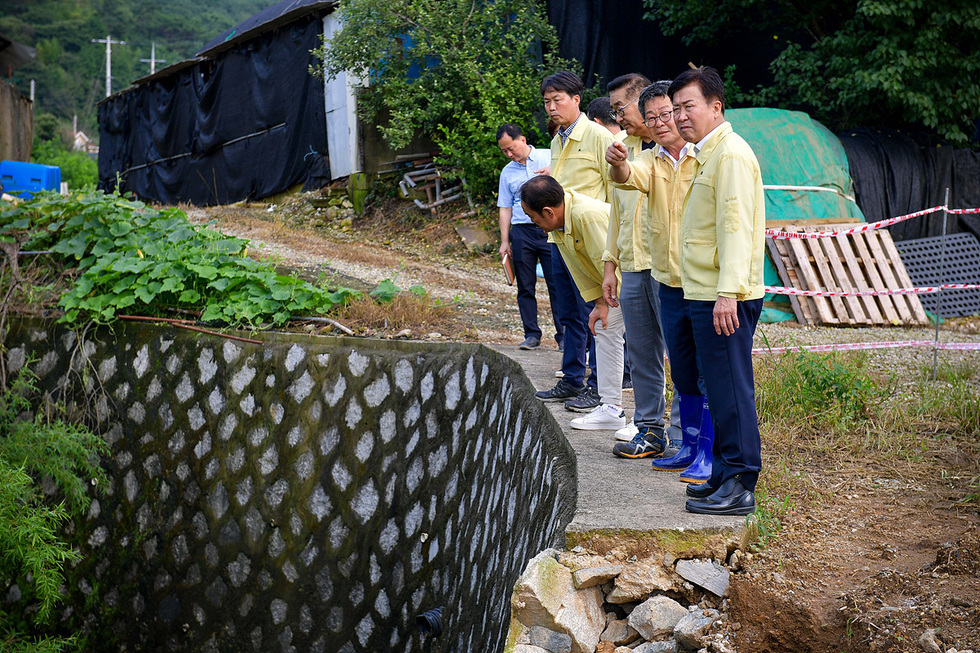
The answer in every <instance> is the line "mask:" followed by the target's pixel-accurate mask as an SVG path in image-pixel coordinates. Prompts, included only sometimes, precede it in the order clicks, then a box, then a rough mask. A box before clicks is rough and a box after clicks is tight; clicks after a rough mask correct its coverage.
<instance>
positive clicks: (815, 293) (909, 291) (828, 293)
mask: <svg viewBox="0 0 980 653" xmlns="http://www.w3.org/2000/svg"><path fill="white" fill-rule="evenodd" d="M940 290H980V284H975V283H944V284H943V285H941V286H923V287H922V288H888V289H886V290H800V289H799V288H786V287H784V286H766V292H767V293H771V294H773V295H800V296H803V297H870V296H874V295H926V294H929V293H935V292H939V291H940Z"/></svg>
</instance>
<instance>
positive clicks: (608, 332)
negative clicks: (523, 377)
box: [521, 176, 626, 431]
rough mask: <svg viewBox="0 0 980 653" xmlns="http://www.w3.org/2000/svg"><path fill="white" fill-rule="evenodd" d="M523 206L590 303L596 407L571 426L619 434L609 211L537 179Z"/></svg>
mask: <svg viewBox="0 0 980 653" xmlns="http://www.w3.org/2000/svg"><path fill="white" fill-rule="evenodd" d="M521 204H523V206H524V212H525V213H527V215H528V216H529V217H530V218H531V221H532V222H533V223H534V224H536V225H538V226H539V227H541V228H542V229H544V230H545V231H546V232H548V233H549V234H550V236H551V238H552V239H553V240H554V242H555V245H556V246H557V247H558V251H559V252H560V253H561V257H562V259H563V260H564V261H565V264H566V265H567V266H568V271H569V273H570V274H571V276H572V279H573V280H574V281H575V285H576V287H577V288H578V290H579V292H580V293H581V295H582V299H584V300H585V301H588V302H594V303H595V307H594V308H593V309H592V312H591V314H590V315H589V329H590V330H591V331H592V333H593V334H594V335H595V341H596V344H595V348H596V359H597V360H596V366H597V369H598V373H597V376H598V391H599V397H600V400H601V401H600V404H599V405H598V406H597V407H596V408H595V409H593V410H592V412H590V413H589V414H588V415H585V416H584V417H579V418H576V419H573V420H572V421H571V427H572V428H573V429H582V430H605V429H609V430H613V431H615V430H617V429H621V428H623V427H624V426H626V414H625V413H624V412H623V343H624V341H623V336H624V334H625V333H626V326H625V325H624V323H623V312H622V310H621V309H620V308H619V307H618V306H610V305H609V304H607V303H606V301H605V299H603V297H602V281H603V268H604V265H603V260H602V253H603V250H604V249H605V245H606V229H607V228H608V225H609V205H608V204H606V203H605V202H600V201H598V200H595V199H592V198H591V197H587V196H585V195H582V194H580V193H577V192H575V191H574V190H565V189H563V188H562V187H561V184H559V183H558V182H557V181H556V180H555V179H554V178H553V177H547V176H539V177H535V178H533V179H530V180H528V181H527V182H525V184H524V185H523V186H522V187H521Z"/></svg>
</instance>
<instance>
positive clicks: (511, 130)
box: [497, 122, 524, 141]
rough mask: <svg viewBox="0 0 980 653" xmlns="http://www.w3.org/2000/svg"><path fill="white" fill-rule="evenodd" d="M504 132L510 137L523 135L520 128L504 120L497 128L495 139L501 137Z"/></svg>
mask: <svg viewBox="0 0 980 653" xmlns="http://www.w3.org/2000/svg"><path fill="white" fill-rule="evenodd" d="M504 134H507V135H508V136H510V137H511V138H520V137H521V136H523V135H524V132H522V131H521V128H520V127H518V126H517V125H515V124H514V123H512V122H505V123H504V124H502V125H501V126H500V127H499V128H498V129H497V140H498V141H499V140H500V139H501V138H503V137H504Z"/></svg>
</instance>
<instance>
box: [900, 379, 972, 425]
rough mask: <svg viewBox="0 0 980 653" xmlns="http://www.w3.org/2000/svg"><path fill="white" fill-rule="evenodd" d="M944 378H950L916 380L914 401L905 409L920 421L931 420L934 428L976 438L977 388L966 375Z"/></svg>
mask: <svg viewBox="0 0 980 653" xmlns="http://www.w3.org/2000/svg"><path fill="white" fill-rule="evenodd" d="M930 373H931V372H930ZM971 376H972V371H971ZM937 378H938V375H937ZM947 379H951V380H947V381H946V382H937V383H929V382H925V381H922V382H919V384H918V385H917V386H916V397H917V401H913V402H910V404H909V407H908V412H909V414H911V415H914V416H916V417H918V418H919V419H921V420H925V421H929V422H934V423H935V424H936V426H937V427H938V430H943V431H946V432H949V433H961V434H963V435H972V436H974V437H976V435H977V434H978V433H980V391H978V390H977V383H976V381H974V380H972V379H971V377H969V376H968V377H965V378H964V377H962V376H947Z"/></svg>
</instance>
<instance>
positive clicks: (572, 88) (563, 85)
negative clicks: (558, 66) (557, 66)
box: [541, 70, 585, 97]
mask: <svg viewBox="0 0 980 653" xmlns="http://www.w3.org/2000/svg"><path fill="white" fill-rule="evenodd" d="M548 91H564V92H565V93H568V97H575V96H576V95H577V96H579V97H582V93H583V92H584V91H585V85H584V84H583V83H582V80H581V79H580V78H579V76H578V75H576V74H575V73H573V72H571V71H568V70H559V71H558V72H557V73H555V74H554V75H548V76H547V77H545V78H544V81H543V82H541V95H544V94H545V93H547V92H548Z"/></svg>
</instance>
